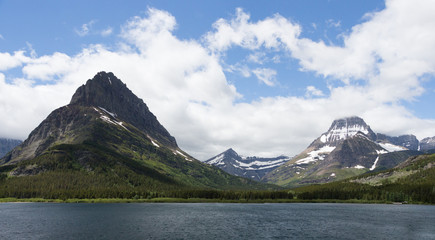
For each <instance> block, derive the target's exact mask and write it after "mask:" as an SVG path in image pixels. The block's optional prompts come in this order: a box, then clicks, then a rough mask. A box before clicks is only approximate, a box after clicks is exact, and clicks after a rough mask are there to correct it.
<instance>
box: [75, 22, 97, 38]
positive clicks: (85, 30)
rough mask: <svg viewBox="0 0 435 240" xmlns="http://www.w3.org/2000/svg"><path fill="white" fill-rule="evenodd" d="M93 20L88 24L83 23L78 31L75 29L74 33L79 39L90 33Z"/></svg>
mask: <svg viewBox="0 0 435 240" xmlns="http://www.w3.org/2000/svg"><path fill="white" fill-rule="evenodd" d="M95 22H96V21H95V20H91V21H89V22H88V23H84V24H83V25H82V26H81V28H80V29H75V30H74V31H75V33H76V34H77V35H79V36H80V37H84V36H86V35H88V34H89V32H90V31H91V28H92V25H94V24H95Z"/></svg>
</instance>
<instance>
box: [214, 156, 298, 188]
mask: <svg viewBox="0 0 435 240" xmlns="http://www.w3.org/2000/svg"><path fill="white" fill-rule="evenodd" d="M289 160H290V158H289V157H286V156H279V157H276V158H259V157H242V156H239V155H238V154H237V153H236V152H235V151H234V150H233V149H231V148H230V149H228V150H227V151H225V152H223V153H221V154H219V155H217V156H215V157H213V158H210V159H209V160H207V161H205V163H207V164H210V165H213V166H216V167H218V168H220V169H222V170H224V171H225V172H227V173H229V174H231V175H235V176H239V177H244V178H249V179H252V180H256V181H260V180H261V179H262V178H263V177H264V175H266V174H267V173H269V172H270V171H272V170H274V169H275V168H277V167H279V166H281V165H282V164H284V163H286V162H287V161H289Z"/></svg>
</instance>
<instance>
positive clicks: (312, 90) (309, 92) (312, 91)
mask: <svg viewBox="0 0 435 240" xmlns="http://www.w3.org/2000/svg"><path fill="white" fill-rule="evenodd" d="M324 95H325V94H323V92H322V91H321V90H320V89H317V88H316V87H315V86H308V87H307V89H306V92H305V96H306V97H313V96H314V97H323V96H324Z"/></svg>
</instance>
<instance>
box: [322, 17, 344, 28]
mask: <svg viewBox="0 0 435 240" xmlns="http://www.w3.org/2000/svg"><path fill="white" fill-rule="evenodd" d="M326 24H327V25H328V26H329V27H334V28H339V27H341V21H340V20H334V19H328V20H326Z"/></svg>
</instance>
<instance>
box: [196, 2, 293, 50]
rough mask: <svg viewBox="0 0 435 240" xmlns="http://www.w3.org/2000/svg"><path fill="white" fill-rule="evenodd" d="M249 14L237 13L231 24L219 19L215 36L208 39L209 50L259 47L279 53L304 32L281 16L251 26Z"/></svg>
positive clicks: (212, 35) (209, 36) (215, 25)
mask: <svg viewBox="0 0 435 240" xmlns="http://www.w3.org/2000/svg"><path fill="white" fill-rule="evenodd" d="M249 18H250V16H249V14H247V13H245V12H244V11H243V10H242V9H241V8H238V9H236V18H235V19H232V20H231V21H228V20H225V19H222V18H221V19H219V20H218V21H216V22H215V23H214V24H213V28H214V29H215V31H214V32H209V33H208V34H206V35H205V37H204V40H205V41H206V43H207V44H208V47H209V48H210V49H211V50H213V51H215V52H220V51H225V50H227V49H229V48H230V47H232V46H241V47H243V48H247V49H251V50H255V49H259V48H260V47H262V46H263V47H266V48H269V49H278V48H280V47H282V45H283V44H285V45H287V46H293V45H294V44H295V43H296V40H297V37H298V36H299V34H300V32H301V28H300V26H298V25H296V24H293V23H291V22H290V21H289V20H287V19H286V18H284V17H282V16H281V15H279V14H275V15H274V16H273V17H269V18H266V19H264V20H262V21H258V22H257V23H251V22H249Z"/></svg>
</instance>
